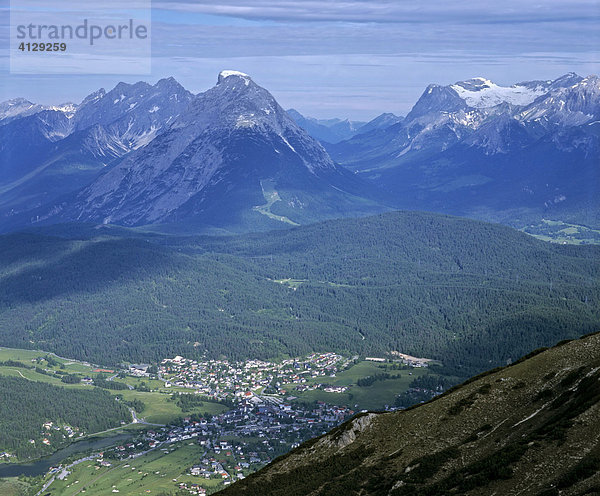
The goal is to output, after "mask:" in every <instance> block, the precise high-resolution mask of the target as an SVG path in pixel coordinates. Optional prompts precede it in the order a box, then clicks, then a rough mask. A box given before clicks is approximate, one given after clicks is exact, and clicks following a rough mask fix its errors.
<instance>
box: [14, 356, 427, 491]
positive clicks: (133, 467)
mask: <svg viewBox="0 0 600 496" xmlns="http://www.w3.org/2000/svg"><path fill="white" fill-rule="evenodd" d="M19 353H24V352H19ZM27 362H33V363H35V364H36V365H37V366H38V368H37V369H35V370H30V369H27V368H24V369H22V370H21V369H19V370H20V371H21V373H25V374H31V375H32V377H33V375H36V374H37V375H39V374H42V377H44V378H45V379H46V380H48V381H53V382H57V381H59V382H60V383H61V384H62V383H65V380H64V377H67V378H72V377H75V376H76V377H77V381H71V380H69V381H67V382H69V383H71V382H76V384H74V385H70V384H68V385H69V386H70V387H84V388H87V387H94V386H98V387H101V388H106V389H107V390H109V391H111V394H113V395H114V396H115V399H116V400H117V401H122V402H123V403H124V404H125V405H126V406H127V407H128V408H129V410H130V412H131V415H132V422H131V423H129V424H126V423H125V422H121V424H122V429H121V431H122V432H129V433H130V434H129V437H128V436H125V439H123V440H122V441H121V442H120V443H117V444H113V445H112V446H107V447H105V448H103V449H102V450H96V451H89V452H85V453H81V454H80V455H79V456H76V457H74V458H70V459H69V460H67V461H66V463H61V464H60V465H57V466H54V467H51V469H50V471H49V472H48V473H47V474H46V476H45V478H44V488H45V489H48V488H50V487H51V488H52V491H53V494H55V493H56V494H63V493H64V494H69V491H71V490H72V489H74V488H80V489H82V490H85V491H86V492H88V494H94V495H95V494H102V492H101V491H103V490H105V489H106V490H109V488H110V491H109V492H114V493H118V492H122V493H123V494H127V495H129V494H132V495H133V494H146V493H147V491H146V489H147V488H148V485H149V483H150V482H151V481H153V482H152V484H155V485H156V487H160V488H162V490H164V491H167V494H170V493H169V491H175V492H176V494H199V495H203V494H212V493H214V492H217V491H218V490H220V489H223V488H224V487H226V486H228V485H229V484H231V483H233V482H235V481H236V480H240V479H243V478H245V477H247V476H248V475H249V474H251V473H253V472H255V471H256V470H258V469H260V468H261V467H263V466H264V465H266V464H268V463H269V462H271V461H272V460H274V459H275V458H276V457H278V456H280V455H283V454H285V453H287V452H289V451H290V450H291V449H293V448H295V447H297V446H298V445H300V444H301V443H302V442H304V441H306V440H308V439H311V438H314V437H316V436H319V435H321V434H324V433H325V432H328V431H330V430H331V429H332V428H334V427H335V426H337V425H339V424H340V423H342V422H344V421H345V420H347V419H349V418H351V417H352V416H353V415H355V414H356V413H357V412H359V411H364V410H365V409H376V410H377V409H379V410H391V409H395V408H397V406H396V405H394V402H393V401H394V398H395V396H396V395H397V394H398V393H399V392H400V391H413V392H419V391H418V390H419V388H418V387H414V384H413V382H414V381H415V378H419V377H425V376H430V375H431V372H430V371H429V365H430V360H427V359H419V358H415V357H411V356H409V355H402V354H399V353H393V354H390V355H389V357H388V358H379V357H359V356H352V357H347V356H343V355H341V354H337V353H332V352H325V353H312V354H310V355H308V356H305V357H301V358H285V359H282V360H280V361H266V360H257V359H253V360H245V361H230V360H227V359H221V360H217V359H208V358H199V359H190V358H185V357H182V356H175V357H173V358H165V359H163V360H161V361H160V362H159V363H157V364H154V365H150V364H127V365H123V366H122V367H120V368H118V369H104V368H99V367H98V366H97V365H92V364H89V363H87V362H76V361H67V359H62V358H58V357H55V358H52V357H51V356H50V355H47V356H45V357H43V358H40V357H36V358H32V359H28V360H25V361H24V365H23V366H26V367H33V365H26V363H27ZM11 363H13V366H14V362H11ZM40 367H41V368H40ZM69 369H74V370H76V371H77V372H76V373H75V374H73V373H71V374H69V373H68V372H67V370H69ZM86 371H87V372H86ZM61 374H63V375H61ZM54 376H56V377H57V378H56V379H55V378H54ZM59 377H62V378H63V379H59ZM430 393H431V394H438V392H433V391H431V392H430ZM367 399H368V400H369V401H377V402H378V403H374V402H372V403H370V404H369V403H365V401H366V400H367ZM177 412H178V413H177ZM125 424H126V425H125ZM40 428H41V430H40V440H41V442H42V443H44V444H46V445H48V447H49V448H50V447H52V446H54V445H55V443H56V444H57V445H64V441H65V440H67V439H71V438H73V439H75V438H81V437H83V436H84V434H85V436H88V435H92V436H93V433H83V432H81V431H80V430H79V429H77V427H71V426H69V425H66V424H57V423H56V422H54V423H53V422H52V421H47V422H46V423H44V424H43V425H41V426H40ZM115 429H116V428H115ZM115 429H111V430H113V431H114V430H115ZM127 429H129V430H127ZM131 429H133V430H131ZM111 435H113V434H111ZM120 435H123V434H120ZM55 439H56V440H59V439H60V440H63V441H62V444H60V443H59V442H58V441H55ZM32 442H33V440H32ZM4 457H5V459H6V460H8V459H9V458H10V457H11V454H10V453H8V452H5V453H4ZM90 481H93V483H94V484H93V486H90V484H91V482H90ZM93 487H94V488H96V489H93ZM142 488H144V489H143V490H142ZM98 491H100V492H98Z"/></svg>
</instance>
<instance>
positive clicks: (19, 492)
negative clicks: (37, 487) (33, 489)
mask: <svg viewBox="0 0 600 496" xmlns="http://www.w3.org/2000/svg"><path fill="white" fill-rule="evenodd" d="M29 489H30V486H29V484H25V483H24V482H21V481H19V480H18V479H17V478H16V477H11V478H9V479H0V494H1V495H2V496H25V495H26V494H28V493H27V491H28V490H29Z"/></svg>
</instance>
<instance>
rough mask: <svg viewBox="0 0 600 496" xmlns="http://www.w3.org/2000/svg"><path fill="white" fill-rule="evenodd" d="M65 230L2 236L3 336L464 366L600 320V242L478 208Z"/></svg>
mask: <svg viewBox="0 0 600 496" xmlns="http://www.w3.org/2000/svg"><path fill="white" fill-rule="evenodd" d="M58 229H59V230H57V231H56V232H57V233H58V232H60V233H63V234H65V233H68V238H67V237H65V238H60V237H52V236H48V233H49V231H47V230H46V231H45V233H44V234H42V233H40V232H38V233H29V234H13V235H6V236H3V237H1V238H0V343H1V344H4V345H8V346H14V347H20V348H26V347H36V348H41V349H47V350H51V351H54V352H56V353H58V354H62V355H68V356H73V357H77V358H83V359H89V360H92V361H95V362H102V363H116V362H119V361H121V360H130V361H151V360H158V359H160V358H163V357H165V356H168V355H175V354H182V355H186V356H197V355H200V354H202V353H207V354H208V355H209V356H221V355H225V356H227V357H229V358H240V357H274V356H281V355H283V354H288V355H292V356H298V355H301V354H303V353H307V352H310V351H312V350H319V351H329V350H331V351H340V352H347V353H352V354H356V353H359V354H361V353H362V354H367V355H373V354H379V355H381V354H384V353H386V352H388V351H391V350H396V351H401V352H404V353H409V354H413V355H418V356H428V357H432V358H437V359H440V360H442V361H443V363H444V365H445V366H446V367H448V369H449V371H452V373H456V374H459V375H468V374H471V373H473V372H476V371H478V370H483V369H486V368H489V367H491V366H493V365H497V364H503V363H506V362H507V361H510V360H514V359H516V358H517V357H518V356H520V355H522V354H524V353H527V352H528V351H530V350H531V349H534V348H536V347H539V346H542V345H548V344H550V343H552V342H555V341H556V340H559V339H563V338H572V337H576V336H579V335H582V334H585V333H588V332H592V331H594V330H596V329H598V327H599V324H600V280H599V275H600V249H599V248H598V247H593V246H580V247H577V246H560V245H553V244H549V243H545V242H541V241H538V240H536V239H534V238H531V237H529V236H527V235H525V234H523V233H520V232H518V231H515V230H512V229H510V228H506V227H502V226H498V225H492V224H486V223H483V222H477V221H471V220H466V219H459V218H453V217H447V216H441V215H435V214H425V213H418V212H395V213H390V214H384V215H380V216H375V217H369V218H361V219H346V220H336V221H328V222H324V223H320V224H314V225H310V226H306V227H300V228H293V229H290V230H285V231H275V232H271V233H265V234H250V235H243V236H236V237H223V238H217V237H187V238H183V237H173V236H158V235H150V234H146V233H142V232H139V231H138V232H132V233H131V236H130V237H126V236H125V235H124V233H126V232H127V231H125V230H123V229H118V230H115V231H113V230H112V229H110V228H106V229H88V228H75V229H74V228H72V227H69V226H67V227H60V228H58ZM113 232H114V233H115V234H111V233H113Z"/></svg>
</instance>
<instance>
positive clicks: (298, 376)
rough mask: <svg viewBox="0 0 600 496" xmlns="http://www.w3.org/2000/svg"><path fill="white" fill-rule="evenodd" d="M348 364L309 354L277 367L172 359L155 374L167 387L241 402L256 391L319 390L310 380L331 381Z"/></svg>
mask: <svg viewBox="0 0 600 496" xmlns="http://www.w3.org/2000/svg"><path fill="white" fill-rule="evenodd" d="M350 361H351V360H350V359H345V358H344V357H342V356H341V355H338V354H336V353H313V354H311V355H309V356H307V357H306V358H304V359H289V360H283V361H281V362H277V363H275V362H267V361H262V360H246V361H244V362H230V361H228V360H206V361H202V360H200V361H197V360H189V359H186V358H183V357H181V356H176V357H175V358H167V359H164V360H163V361H162V362H161V365H160V368H159V373H160V376H161V377H162V378H163V379H164V380H165V381H166V383H165V385H166V386H167V387H170V386H172V385H175V386H179V387H185V388H191V389H194V390H195V391H196V392H197V393H198V394H202V395H203V396H206V397H209V398H212V399H215V400H223V399H226V398H231V399H234V400H239V401H242V400H245V399H248V398H250V397H252V396H253V394H254V393H256V392H257V391H268V392H272V393H278V394H286V393H288V392H289V389H290V388H293V387H296V388H297V387H298V386H300V387H301V388H303V389H298V390H308V389H315V388H319V387H321V388H322V387H324V386H323V384H318V383H317V384H315V383H314V381H310V380H311V379H315V378H319V377H335V374H336V373H337V372H338V371H339V370H341V369H343V368H344V367H346V366H347V365H348V363H350ZM309 381H310V383H309ZM307 383H308V384H307Z"/></svg>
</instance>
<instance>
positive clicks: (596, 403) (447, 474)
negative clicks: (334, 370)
mask: <svg viewBox="0 0 600 496" xmlns="http://www.w3.org/2000/svg"><path fill="white" fill-rule="evenodd" d="M533 355H534V356H531V357H529V358H527V359H525V360H521V361H519V362H517V363H516V364H514V365H512V366H509V367H506V368H504V369H500V370H497V371H492V372H491V373H487V374H483V375H481V376H479V377H477V378H475V379H474V380H471V381H467V382H466V383H465V384H463V385H462V386H459V387H457V388H455V389H454V390H452V391H450V392H448V393H446V394H444V395H443V396H441V397H439V398H437V399H435V400H433V401H431V402H429V403H427V404H424V405H420V406H417V407H416V408H412V409H409V410H407V411H399V412H394V413H385V414H379V415H373V414H368V415H364V416H358V417H356V418H355V419H354V420H351V421H349V422H347V423H346V424H344V425H342V426H340V427H338V428H337V429H334V430H333V431H332V432H330V433H329V434H326V435H325V436H322V437H321V438H318V439H316V440H313V441H309V442H307V443H305V444H304V445H302V446H300V447H299V448H297V449H295V450H293V451H292V452H291V453H290V454H288V455H285V456H283V457H280V458H278V459H276V460H275V461H274V462H273V463H271V464H270V465H268V466H267V467H265V468H264V469H262V470H261V471H259V472H257V473H256V474H253V475H251V476H250V477H247V478H246V479H244V480H242V481H240V482H237V483H235V484H234V485H233V486H231V487H230V488H228V489H226V490H225V491H223V494H224V495H226V496H229V495H237V494H240V495H242V494H243V495H247V496H250V495H259V494H260V495H261V496H276V495H286V496H295V495H298V496H300V495H302V496H309V495H310V496H317V495H323V496H324V495H335V494H347V495H361V496H366V495H377V496H380V495H390V496H403V495H407V496H408V495H411V496H420V495H431V494H457V495H482V496H483V495H490V494H520V495H525V496H527V495H536V496H537V495H559V494H560V495H565V496H567V495H583V494H597V493H598V491H599V490H600V427H599V425H600V424H599V422H598V420H600V335H599V334H594V335H590V336H587V337H584V338H581V339H580V340H576V341H571V342H569V343H567V344H562V345H558V346H556V347H554V348H551V349H549V350H547V351H543V352H541V353H537V354H533ZM342 441H343V442H342Z"/></svg>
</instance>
